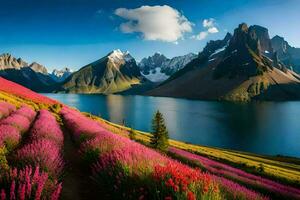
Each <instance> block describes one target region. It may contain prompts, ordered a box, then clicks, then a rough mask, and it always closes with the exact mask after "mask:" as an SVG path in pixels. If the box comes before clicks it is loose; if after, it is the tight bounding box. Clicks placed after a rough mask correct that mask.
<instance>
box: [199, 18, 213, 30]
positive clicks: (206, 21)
mask: <svg viewBox="0 0 300 200" xmlns="http://www.w3.org/2000/svg"><path fill="white" fill-rule="evenodd" d="M215 21H216V20H215V19H213V18H210V19H204V20H203V22H202V25H203V27H204V28H210V27H213V26H214V24H215Z"/></svg>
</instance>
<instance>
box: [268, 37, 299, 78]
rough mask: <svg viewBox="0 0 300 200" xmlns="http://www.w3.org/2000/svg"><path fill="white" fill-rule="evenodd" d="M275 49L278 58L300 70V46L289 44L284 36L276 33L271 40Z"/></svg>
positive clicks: (297, 70) (288, 65)
mask: <svg viewBox="0 0 300 200" xmlns="http://www.w3.org/2000/svg"><path fill="white" fill-rule="evenodd" d="M271 42H272V46H273V49H274V51H276V52H277V55H278V58H279V60H280V61H282V62H283V63H284V64H285V65H286V66H287V67H290V68H292V69H293V70H295V71H296V72H298V73H299V72H300V48H295V47H292V46H290V45H289V43H288V42H287V41H285V40H284V38H283V37H280V36H278V35H276V36H275V37H273V38H272V40H271Z"/></svg>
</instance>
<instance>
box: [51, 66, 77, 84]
mask: <svg viewBox="0 0 300 200" xmlns="http://www.w3.org/2000/svg"><path fill="white" fill-rule="evenodd" d="M71 74H72V71H71V69H69V68H67V67H66V68H63V69H61V70H58V69H54V70H53V71H52V73H51V74H50V76H51V78H52V79H53V80H55V81H56V82H63V81H64V80H66V79H67V78H68V77H69V76H70V75H71Z"/></svg>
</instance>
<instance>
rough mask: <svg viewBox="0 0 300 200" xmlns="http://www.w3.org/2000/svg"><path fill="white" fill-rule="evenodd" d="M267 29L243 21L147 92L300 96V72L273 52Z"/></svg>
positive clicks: (236, 97)
mask: <svg viewBox="0 0 300 200" xmlns="http://www.w3.org/2000/svg"><path fill="white" fill-rule="evenodd" d="M270 44H271V40H270V38H269V34H268V30H267V29H266V28H264V27H261V26H257V25H254V26H250V27H248V26H247V24H245V23H243V24H240V25H239V27H238V28H236V29H235V31H234V34H233V36H231V35H230V34H227V35H226V37H225V38H224V39H223V40H218V41H210V42H209V43H208V44H207V45H206V47H205V48H204V49H203V51H202V52H201V53H199V55H198V57H197V58H196V59H194V60H192V61H191V62H190V63H189V64H187V65H186V67H185V68H183V69H181V70H179V71H178V72H177V73H175V74H174V75H172V76H171V77H170V78H169V79H168V80H167V81H165V82H164V83H162V84H161V85H160V86H158V87H157V88H155V89H153V90H151V91H149V92H147V93H146V94H148V95H155V96H172V97H184V98H194V99H211V100H219V99H225V100H230V101H249V100H251V99H264V100H286V99H300V76H299V75H298V74H296V73H295V72H293V71H291V70H289V69H288V68H287V67H286V66H285V65H284V64H283V63H282V62H281V61H280V60H279V59H278V54H277V53H274V50H273V46H272V45H270Z"/></svg>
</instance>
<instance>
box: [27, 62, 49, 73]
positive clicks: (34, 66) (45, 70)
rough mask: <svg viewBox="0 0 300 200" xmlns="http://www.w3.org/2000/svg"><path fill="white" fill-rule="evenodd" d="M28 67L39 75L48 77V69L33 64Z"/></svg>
mask: <svg viewBox="0 0 300 200" xmlns="http://www.w3.org/2000/svg"><path fill="white" fill-rule="evenodd" d="M28 67H29V68H31V69H32V70H33V71H35V72H37V73H41V74H44V75H48V71H47V68H46V67H45V66H43V65H41V64H39V63H36V62H33V63H31V64H30V65H29V66H28Z"/></svg>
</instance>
